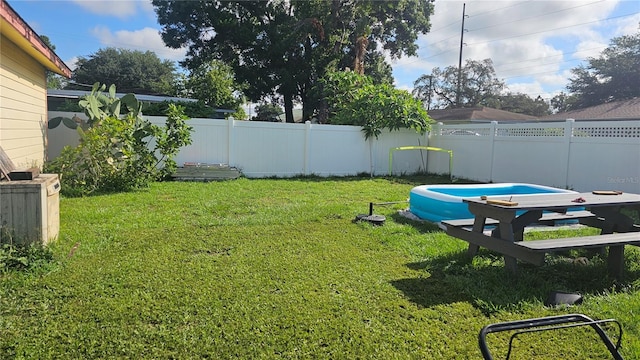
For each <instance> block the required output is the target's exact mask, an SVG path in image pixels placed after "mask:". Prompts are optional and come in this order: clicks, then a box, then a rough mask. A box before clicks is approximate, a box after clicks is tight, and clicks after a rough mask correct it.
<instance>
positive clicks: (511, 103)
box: [486, 93, 551, 116]
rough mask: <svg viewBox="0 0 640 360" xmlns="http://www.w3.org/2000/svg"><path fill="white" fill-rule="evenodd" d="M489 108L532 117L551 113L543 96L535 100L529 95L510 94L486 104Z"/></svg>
mask: <svg viewBox="0 0 640 360" xmlns="http://www.w3.org/2000/svg"><path fill="white" fill-rule="evenodd" d="M486 105H487V106H488V107H492V108H494V109H500V110H504V111H510V112H514V113H518V114H527V115H532V116H545V115H549V114H550V113H551V111H550V108H549V104H547V102H546V101H544V99H543V98H542V97H541V96H538V97H537V98H535V99H533V98H531V97H530V96H528V95H527V94H521V93H516V94H512V93H508V94H506V95H499V96H496V97H495V98H493V99H489V100H488V101H487V102H486Z"/></svg>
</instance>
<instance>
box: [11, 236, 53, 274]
mask: <svg viewBox="0 0 640 360" xmlns="http://www.w3.org/2000/svg"><path fill="white" fill-rule="evenodd" d="M52 260H53V253H52V252H51V250H49V248H47V247H44V246H42V245H38V244H31V245H18V244H10V243H0V273H1V272H5V271H7V270H24V269H31V268H35V267H37V266H39V265H41V264H46V263H49V262H51V261H52Z"/></svg>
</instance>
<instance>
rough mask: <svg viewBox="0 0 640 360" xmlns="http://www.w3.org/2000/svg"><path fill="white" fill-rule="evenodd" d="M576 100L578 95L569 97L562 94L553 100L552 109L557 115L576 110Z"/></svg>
mask: <svg viewBox="0 0 640 360" xmlns="http://www.w3.org/2000/svg"><path fill="white" fill-rule="evenodd" d="M576 99H577V96H576V95H569V94H566V93H565V92H561V93H560V94H558V95H556V96H554V97H553V98H552V99H551V109H552V111H553V112H555V113H559V112H567V111H570V110H571V109H573V108H575V105H574V104H575V102H576Z"/></svg>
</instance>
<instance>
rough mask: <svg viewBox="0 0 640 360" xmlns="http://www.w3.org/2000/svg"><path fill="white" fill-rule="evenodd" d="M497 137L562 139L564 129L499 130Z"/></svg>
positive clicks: (526, 128) (524, 128)
mask: <svg viewBox="0 0 640 360" xmlns="http://www.w3.org/2000/svg"><path fill="white" fill-rule="evenodd" d="M496 135H497V136H524V137H562V136H564V128H561V127H522V128H506V129H497V132H496Z"/></svg>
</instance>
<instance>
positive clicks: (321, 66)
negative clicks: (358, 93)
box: [153, 0, 433, 122]
mask: <svg viewBox="0 0 640 360" xmlns="http://www.w3.org/2000/svg"><path fill="white" fill-rule="evenodd" d="M153 5H154V7H155V10H156V13H157V15H158V21H159V23H160V24H161V25H162V27H163V28H162V38H163V40H164V42H165V43H166V44H167V45H168V46H170V47H174V48H179V47H183V46H187V47H188V48H189V50H188V53H187V59H186V61H185V62H184V64H185V65H186V66H187V67H188V68H190V69H194V68H197V67H198V66H199V65H200V64H202V63H206V62H208V61H210V60H211V59H217V60H221V61H223V62H224V63H226V64H229V65H230V66H231V67H232V68H233V70H234V72H235V74H236V76H237V80H238V82H240V83H246V84H249V85H250V87H248V88H247V89H246V90H245V94H246V95H247V96H248V97H249V98H250V99H251V100H253V101H260V100H261V99H263V98H267V97H269V98H274V97H279V98H280V99H281V101H282V103H283V104H284V108H285V116H286V119H287V122H292V121H293V105H294V102H295V101H301V102H302V103H303V113H304V114H305V115H304V116H305V117H309V116H310V115H311V114H312V113H313V112H314V111H317V108H318V107H319V106H320V104H321V102H320V101H318V100H319V99H318V98H317V96H314V93H312V88H313V87H314V86H315V85H316V83H317V81H318V79H320V78H321V77H323V76H324V74H325V72H326V71H328V70H335V69H342V68H344V67H347V66H348V67H352V66H354V64H356V60H360V61H361V62H363V64H362V65H363V67H364V71H365V72H366V73H367V74H369V73H371V74H373V73H376V74H377V75H376V76H374V77H376V78H380V79H382V78H389V77H390V71H389V70H390V67H389V66H388V65H387V64H386V62H385V61H384V57H383V53H384V52H386V53H387V54H389V55H390V56H391V57H392V58H397V57H400V56H402V55H415V53H416V49H417V45H416V44H415V42H416V40H417V37H418V35H419V34H424V33H426V32H427V31H428V30H429V21H428V20H429V16H430V15H431V13H432V12H433V4H432V1H431V0H427V1H424V0H398V1H365V0H354V1H349V2H345V1H339V0H332V1H325V0H287V1H285V0H275V1H217V2H205V1H179V0H169V1H164V0H154V1H153ZM315 95H317V93H315Z"/></svg>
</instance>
